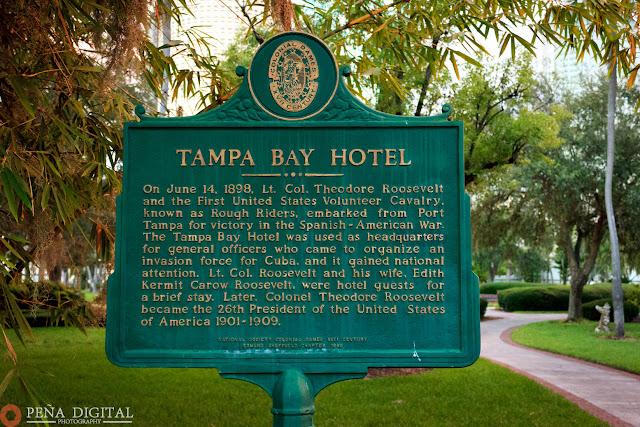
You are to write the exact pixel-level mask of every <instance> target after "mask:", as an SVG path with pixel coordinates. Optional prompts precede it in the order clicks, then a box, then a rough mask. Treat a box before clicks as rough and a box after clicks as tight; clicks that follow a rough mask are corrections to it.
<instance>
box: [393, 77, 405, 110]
mask: <svg viewBox="0 0 640 427" xmlns="http://www.w3.org/2000/svg"><path fill="white" fill-rule="evenodd" d="M397 77H398V80H400V81H402V80H403V79H404V71H402V70H398V74H397ZM394 100H395V106H396V113H395V114H396V116H401V115H402V113H403V109H404V108H403V107H404V102H403V101H402V98H401V97H400V95H398V94H397V93H395V94H394Z"/></svg>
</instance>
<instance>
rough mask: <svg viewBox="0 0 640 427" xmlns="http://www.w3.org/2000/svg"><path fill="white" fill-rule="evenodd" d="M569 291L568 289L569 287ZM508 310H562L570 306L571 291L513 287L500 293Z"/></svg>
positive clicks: (501, 301)
mask: <svg viewBox="0 0 640 427" xmlns="http://www.w3.org/2000/svg"><path fill="white" fill-rule="evenodd" d="M567 291H568V289H567ZM498 304H500V307H502V308H503V309H504V310H506V311H560V310H566V309H567V307H569V292H562V289H559V288H555V287H547V288H542V287H534V288H511V289H505V290H504V291H500V292H499V293H498Z"/></svg>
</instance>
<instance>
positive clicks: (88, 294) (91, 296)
mask: <svg viewBox="0 0 640 427" xmlns="http://www.w3.org/2000/svg"><path fill="white" fill-rule="evenodd" d="M82 295H84V299H86V300H87V301H93V299H94V298H95V297H97V296H98V293H97V292H91V291H90V290H88V289H83V290H82Z"/></svg>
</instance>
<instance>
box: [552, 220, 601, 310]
mask: <svg viewBox="0 0 640 427" xmlns="http://www.w3.org/2000/svg"><path fill="white" fill-rule="evenodd" d="M604 222H605V214H604V212H600V215H599V216H598V220H597V221H596V224H595V227H594V229H593V233H592V236H591V245H590V247H589V253H588V254H587V258H586V259H585V261H584V264H583V265H580V246H581V245H582V238H581V237H580V236H581V233H578V239H577V241H576V244H575V246H572V245H571V232H570V229H569V227H568V226H567V224H566V223H564V222H560V241H561V243H562V246H563V247H564V249H565V251H566V252H567V258H568V260H569V267H570V269H571V285H570V286H571V288H570V289H569V310H568V312H567V322H576V321H578V320H580V319H581V318H582V289H583V288H584V285H586V284H587V281H588V280H589V274H591V270H593V267H594V266H595V264H596V258H597V257H598V252H599V250H600V243H601V242H602V236H603V229H604Z"/></svg>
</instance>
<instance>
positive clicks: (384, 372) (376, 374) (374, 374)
mask: <svg viewBox="0 0 640 427" xmlns="http://www.w3.org/2000/svg"><path fill="white" fill-rule="evenodd" d="M430 370H431V368H369V372H368V373H367V376H366V377H364V379H369V378H380V377H394V376H398V377H401V376H405V375H418V374H422V373H424V372H428V371H430Z"/></svg>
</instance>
